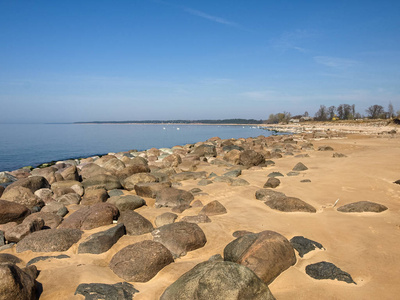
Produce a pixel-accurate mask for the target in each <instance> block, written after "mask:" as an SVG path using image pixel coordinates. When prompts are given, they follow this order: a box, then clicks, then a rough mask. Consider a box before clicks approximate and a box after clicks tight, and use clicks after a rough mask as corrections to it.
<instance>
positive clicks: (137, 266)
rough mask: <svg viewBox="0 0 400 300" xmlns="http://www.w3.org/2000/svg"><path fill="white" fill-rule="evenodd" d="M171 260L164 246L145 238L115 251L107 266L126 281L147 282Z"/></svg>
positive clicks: (169, 253) (172, 260)
mask: <svg viewBox="0 0 400 300" xmlns="http://www.w3.org/2000/svg"><path fill="white" fill-rule="evenodd" d="M172 262H174V258H173V257H172V254H171V252H169V251H168V249H167V248H166V247H164V246H163V245H162V244H161V243H158V242H154V241H149V240H146V241H142V242H138V243H135V244H132V245H129V246H127V247H125V248H123V249H122V250H120V251H119V252H117V253H116V254H115V255H114V256H113V258H112V259H111V261H110V265H109V266H110V269H111V270H112V271H113V272H114V273H115V274H116V275H117V276H119V277H121V278H122V279H124V280H126V281H136V282H147V281H149V280H150V279H152V278H153V277H154V276H156V275H157V273H158V272H159V271H160V270H161V269H163V268H164V267H165V266H167V265H169V264H170V263H172Z"/></svg>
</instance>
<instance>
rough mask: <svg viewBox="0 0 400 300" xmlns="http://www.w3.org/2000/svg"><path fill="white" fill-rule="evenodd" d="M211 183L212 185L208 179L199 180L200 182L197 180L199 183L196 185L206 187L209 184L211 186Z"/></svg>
mask: <svg viewBox="0 0 400 300" xmlns="http://www.w3.org/2000/svg"><path fill="white" fill-rule="evenodd" d="M211 183H213V181H212V180H210V179H205V178H204V179H201V180H199V182H198V183H197V185H199V186H206V185H209V184H211Z"/></svg>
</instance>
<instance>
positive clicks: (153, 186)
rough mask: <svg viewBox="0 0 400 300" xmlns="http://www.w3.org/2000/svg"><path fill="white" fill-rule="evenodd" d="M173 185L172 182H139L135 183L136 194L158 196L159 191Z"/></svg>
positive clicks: (150, 196)
mask: <svg viewBox="0 0 400 300" xmlns="http://www.w3.org/2000/svg"><path fill="white" fill-rule="evenodd" d="M168 187H171V182H169V181H164V182H148V183H138V184H136V185H135V192H136V195H138V196H140V197H147V198H153V199H154V198H156V196H157V193H158V192H159V191H160V190H162V189H164V188H168Z"/></svg>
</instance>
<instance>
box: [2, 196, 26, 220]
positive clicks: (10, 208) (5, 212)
mask: <svg viewBox="0 0 400 300" xmlns="http://www.w3.org/2000/svg"><path fill="white" fill-rule="evenodd" d="M30 213H31V212H30V210H29V209H28V208H27V207H26V206H25V205H22V204H18V203H15V202H11V201H6V200H0V224H6V223H8V222H22V220H23V219H25V218H26V216H27V215H29V214H30Z"/></svg>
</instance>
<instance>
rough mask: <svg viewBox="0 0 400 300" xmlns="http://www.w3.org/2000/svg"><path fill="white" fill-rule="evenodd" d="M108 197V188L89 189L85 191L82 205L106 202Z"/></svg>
mask: <svg viewBox="0 0 400 300" xmlns="http://www.w3.org/2000/svg"><path fill="white" fill-rule="evenodd" d="M107 199H108V193H107V191H106V189H103V188H99V189H88V190H86V191H85V194H84V195H83V198H82V200H81V205H93V204H96V203H102V202H106V201H107Z"/></svg>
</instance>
